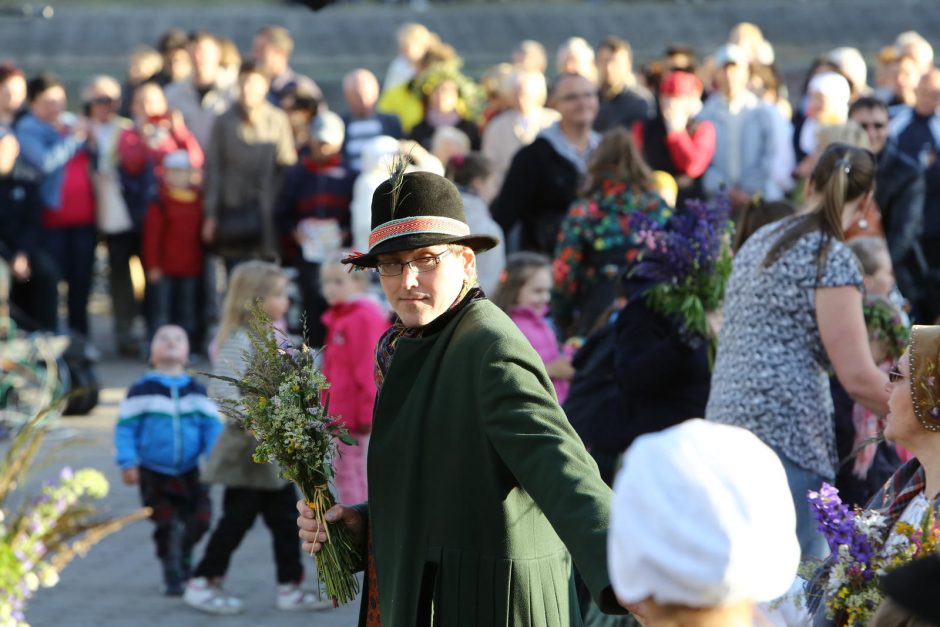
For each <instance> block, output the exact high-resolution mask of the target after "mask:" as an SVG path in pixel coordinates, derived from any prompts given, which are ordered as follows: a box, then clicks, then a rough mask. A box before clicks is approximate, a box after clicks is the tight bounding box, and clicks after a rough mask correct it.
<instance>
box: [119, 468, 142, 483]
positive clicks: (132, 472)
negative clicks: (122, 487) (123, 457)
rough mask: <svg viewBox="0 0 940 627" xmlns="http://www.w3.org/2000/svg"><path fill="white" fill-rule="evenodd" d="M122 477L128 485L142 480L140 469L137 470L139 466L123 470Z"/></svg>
mask: <svg viewBox="0 0 940 627" xmlns="http://www.w3.org/2000/svg"><path fill="white" fill-rule="evenodd" d="M121 479H123V480H124V483H126V484H127V485H134V484H136V483H137V482H138V481H140V471H139V470H137V466H134V467H133V468H127V469H125V470H123V471H121Z"/></svg>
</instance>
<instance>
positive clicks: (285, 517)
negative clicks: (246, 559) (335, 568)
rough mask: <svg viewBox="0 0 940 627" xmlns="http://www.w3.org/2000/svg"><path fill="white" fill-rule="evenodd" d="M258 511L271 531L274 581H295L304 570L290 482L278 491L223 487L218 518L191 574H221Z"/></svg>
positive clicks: (295, 497)
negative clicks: (220, 516) (220, 515)
mask: <svg viewBox="0 0 940 627" xmlns="http://www.w3.org/2000/svg"><path fill="white" fill-rule="evenodd" d="M259 514H260V515H261V518H262V520H264V524H265V525H267V527H268V529H269V530H270V531H271V540H272V545H273V548H274V561H275V563H276V565H277V582H278V583H280V584H284V583H299V582H300V581H301V580H302V579H303V574H304V571H303V566H302V565H301V563H300V538H299V537H298V535H297V491H296V490H295V489H294V484H292V483H291V484H288V485H286V486H284V487H283V488H281V489H279V490H258V489H255V488H226V489H225V497H224V499H223V503H222V518H221V519H220V520H219V522H218V524H217V525H216V527H215V529H214V530H213V532H212V535H211V536H210V537H209V544H208V545H207V546H206V553H205V555H203V557H202V561H201V562H199V565H198V566H197V567H196V571H195V573H193V574H194V576H195V577H205V578H207V579H210V580H211V579H216V578H221V577H224V576H225V573H226V572H227V571H228V565H229V561H230V560H231V559H232V554H233V553H234V552H235V550H236V549H237V548H238V545H239V544H241V542H242V538H244V537H245V534H246V533H247V532H248V530H249V529H251V527H252V525H253V524H254V522H255V518H256V517H257V516H258V515H259Z"/></svg>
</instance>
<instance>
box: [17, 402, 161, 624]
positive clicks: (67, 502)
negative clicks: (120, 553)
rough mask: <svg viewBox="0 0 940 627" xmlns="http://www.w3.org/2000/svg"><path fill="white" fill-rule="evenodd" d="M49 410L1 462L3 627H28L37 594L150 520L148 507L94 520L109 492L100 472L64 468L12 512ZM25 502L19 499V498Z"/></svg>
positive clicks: (26, 428) (37, 417)
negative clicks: (103, 544) (100, 545)
mask: <svg viewBox="0 0 940 627" xmlns="http://www.w3.org/2000/svg"><path fill="white" fill-rule="evenodd" d="M48 413H49V410H45V411H41V412H36V413H35V414H34V415H33V416H32V417H31V418H30V419H29V420H28V421H27V422H26V423H25V424H23V425H22V426H21V427H19V429H18V430H17V431H16V435H15V436H14V437H13V440H12V442H11V443H10V445H9V448H8V449H7V450H6V454H5V455H4V457H3V459H2V460H0V590H2V591H3V594H0V626H2V627H11V626H16V627H27V623H26V622H25V620H26V617H25V615H26V605H27V603H28V601H29V599H30V598H31V597H32V596H33V594H34V593H35V592H36V590H37V589H38V588H39V587H40V586H42V587H44V588H50V587H52V586H55V585H56V583H58V581H59V573H60V572H62V570H63V569H64V568H65V567H66V566H67V565H68V563H69V562H71V561H72V559H74V558H75V557H77V556H84V555H85V554H86V553H87V552H88V550H89V549H90V548H91V547H92V546H93V545H94V544H95V543H97V542H99V541H100V540H101V539H102V538H104V537H105V536H107V535H109V534H111V533H114V532H115V531H118V530H119V529H121V528H122V527H124V526H125V525H127V524H129V523H131V522H134V521H137V520H141V519H143V518H146V517H147V516H148V515H149V514H150V510H149V509H148V508H143V509H139V510H137V511H135V512H132V513H131V514H128V515H126V516H122V517H119V518H112V519H105V520H101V519H95V520H93V519H92V516H93V514H94V513H95V508H94V506H93V505H92V502H93V501H95V500H100V499H102V498H104V497H105V496H106V495H107V493H108V481H107V480H106V479H105V478H104V476H103V475H102V474H101V473H100V472H99V471H97V470H94V469H91V468H83V469H80V470H77V471H74V472H73V471H72V470H71V469H70V468H64V469H62V470H61V472H60V473H59V476H58V479H57V480H55V481H49V482H47V483H46V484H45V485H44V486H43V488H42V492H41V493H40V494H39V495H38V496H37V497H35V498H26V499H22V502H21V504H20V505H19V507H10V506H8V505H9V501H10V497H11V496H12V495H13V494H14V493H15V492H16V490H17V488H18V487H19V485H21V484H22V483H23V482H24V481H25V480H26V475H27V473H28V472H29V470H30V468H31V467H32V465H33V461H34V459H35V456H36V454H37V452H38V450H39V446H40V444H41V443H42V441H43V439H44V438H45V436H46V434H47V433H48V429H49V422H48V421H46V420H45V418H46V416H47V414H48ZM18 500H19V499H18Z"/></svg>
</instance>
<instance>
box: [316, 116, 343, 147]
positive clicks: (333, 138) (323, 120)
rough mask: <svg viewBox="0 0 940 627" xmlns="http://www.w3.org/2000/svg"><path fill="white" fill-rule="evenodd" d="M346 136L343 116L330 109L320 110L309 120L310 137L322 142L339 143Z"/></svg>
mask: <svg viewBox="0 0 940 627" xmlns="http://www.w3.org/2000/svg"><path fill="white" fill-rule="evenodd" d="M345 137H346V125H345V124H343V118H341V117H339V116H338V115H336V114H335V113H333V112H332V111H320V112H319V113H317V115H316V116H315V117H314V118H313V121H312V122H310V138H311V139H313V140H314V141H318V142H323V143H324V144H333V145H339V144H342V143H343V139H344V138H345Z"/></svg>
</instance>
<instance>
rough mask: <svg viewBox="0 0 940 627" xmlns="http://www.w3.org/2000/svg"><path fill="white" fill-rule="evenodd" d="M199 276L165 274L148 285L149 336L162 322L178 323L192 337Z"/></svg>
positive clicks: (163, 323) (193, 335) (195, 319)
mask: <svg viewBox="0 0 940 627" xmlns="http://www.w3.org/2000/svg"><path fill="white" fill-rule="evenodd" d="M199 279H200V277H175V276H164V277H163V278H162V279H160V280H159V281H158V282H156V283H149V284H148V285H147V292H148V301H149V303H150V336H151V337H153V334H154V333H156V331H157V329H159V328H160V327H161V326H163V325H165V324H178V325H179V326H181V327H183V330H184V331H186V335H187V337H189V338H191V341H195V339H194V338H195V337H196V335H195V334H196V330H197V325H198V320H197V318H196V305H197V303H198V299H199Z"/></svg>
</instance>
